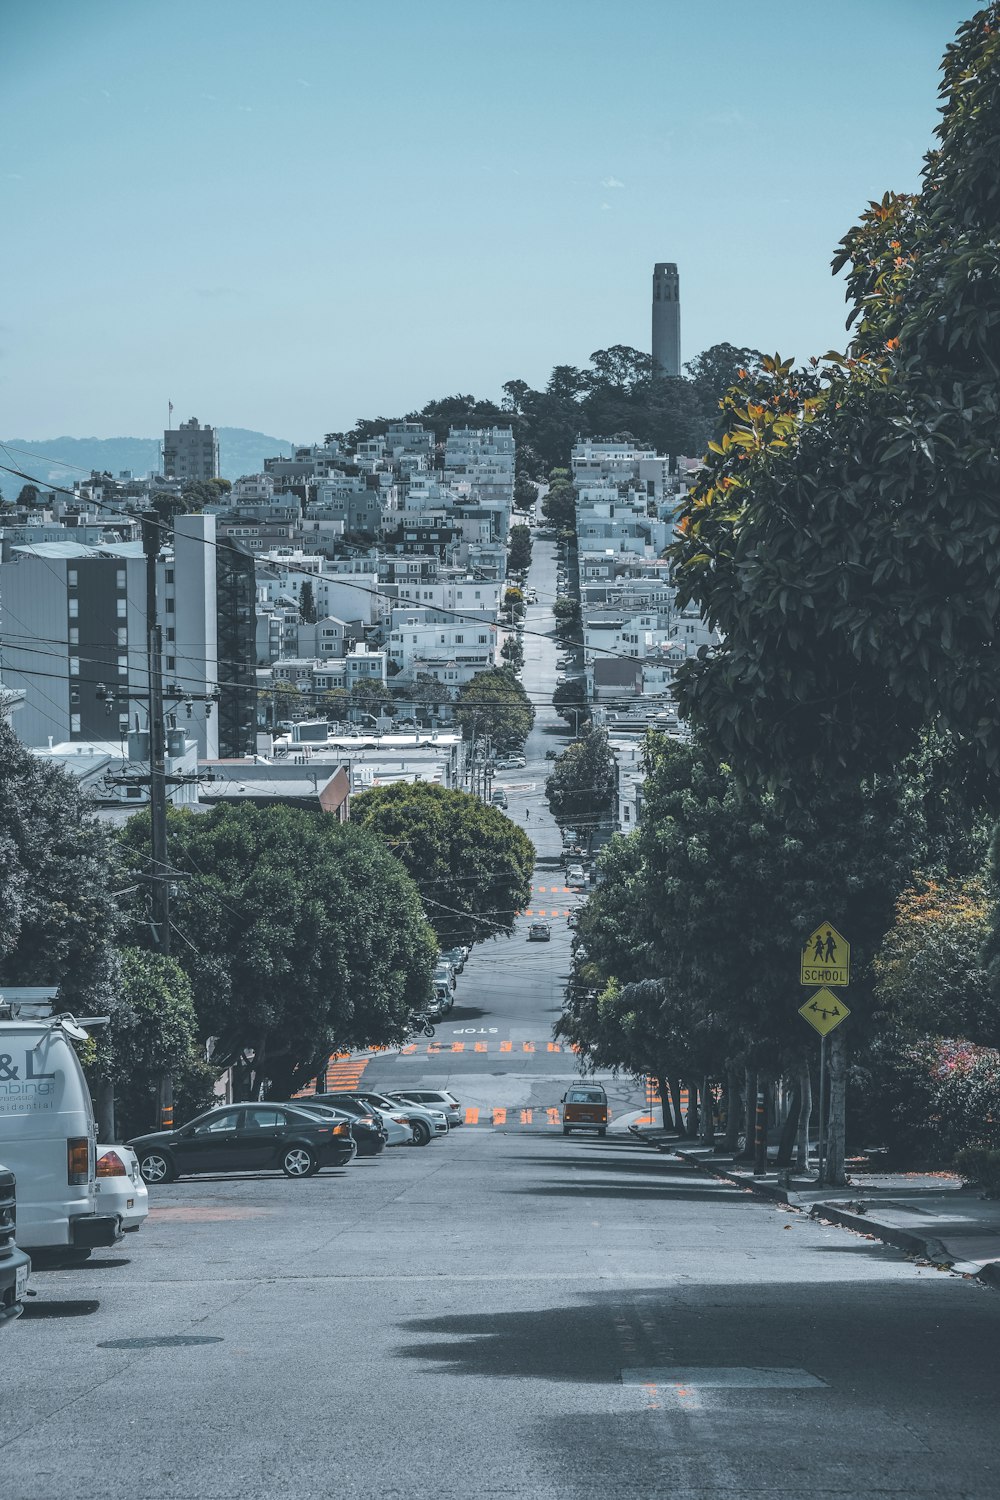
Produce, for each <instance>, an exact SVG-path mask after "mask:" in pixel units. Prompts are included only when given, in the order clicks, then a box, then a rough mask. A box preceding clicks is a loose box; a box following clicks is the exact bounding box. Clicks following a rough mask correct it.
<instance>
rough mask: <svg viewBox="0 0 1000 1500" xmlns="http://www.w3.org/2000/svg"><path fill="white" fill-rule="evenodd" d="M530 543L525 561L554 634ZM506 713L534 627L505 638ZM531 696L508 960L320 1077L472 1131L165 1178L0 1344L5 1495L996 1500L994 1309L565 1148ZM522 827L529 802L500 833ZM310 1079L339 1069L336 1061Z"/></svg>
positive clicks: (531, 648)
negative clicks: (423, 1090)
mask: <svg viewBox="0 0 1000 1500" xmlns="http://www.w3.org/2000/svg"><path fill="white" fill-rule="evenodd" d="M553 550H554V549H553V546H552V544H550V543H544V542H543V543H539V542H538V541H537V539H536V543H535V552H536V557H535V562H534V565H533V569H532V576H531V582H532V584H533V585H534V586H535V587H536V588H537V589H538V592H539V599H540V603H539V605H538V606H537V607H533V608H532V609H531V610H530V611H529V617H528V625H529V628H530V629H532V630H534V629H540V630H543V631H544V630H546V629H550V628H551V613H550V610H549V608H548V606H549V605H550V604H551V597H552V595H554V592H555V575H554V565H553V558H552V553H553ZM525 654H526V667H525V674H524V681H525V686H526V688H527V690H528V692H529V694H530V695H531V697H532V699H533V701H535V703H536V705H537V704H538V702H539V699H540V698H541V697H542V696H543V695H545V694H547V693H549V692H550V691H551V687H552V685H553V682H554V646H553V643H552V642H551V640H549V639H542V638H540V637H539V636H535V635H528V634H526V636H525ZM557 723H558V721H556V720H555V717H554V715H552V714H551V711H550V710H549V711H545V710H544V709H542V710H541V711H540V712H539V714H538V721H537V723H536V726H535V729H534V730H533V732H532V735H531V738H530V740H529V744H528V747H527V759H528V765H527V767H526V769H525V770H524V771H523V772H508V773H504V774H503V775H502V776H500V777H499V778H498V784H501V785H504V786H505V787H506V788H507V791H508V796H509V800H510V815H511V817H513V818H514V819H515V820H516V821H518V822H520V824H521V826H523V827H525V828H527V830H528V831H529V833H530V835H531V837H532V838H533V839H535V840H536V843H537V845H538V849H539V864H538V866H537V869H536V872H535V878H534V881H533V886H534V889H533V892H532V905H531V912H532V913H533V914H534V913H537V914H538V915H539V917H540V918H541V919H542V920H545V921H548V922H550V923H551V925H552V928H553V936H552V940H551V942H549V943H528V942H527V941H526V934H527V926H528V924H529V922H530V920H531V916H529V915H528V913H527V911H526V912H525V914H523V915H522V916H521V917H520V918H519V919H518V925H517V929H516V931H515V933H514V935H513V937H512V938H510V939H505V938H501V939H498V940H497V941H495V942H492V943H487V944H484V945H481V946H480V948H479V949H478V950H477V951H476V952H475V953H474V954H473V956H472V958H471V959H470V961H469V963H468V965H467V967H466V969H465V972H464V973H463V975H462V976H461V978H460V980H459V989H458V996H457V1001H456V1005H455V1008H454V1010H453V1011H452V1013H451V1014H450V1015H449V1016H447V1017H446V1018H445V1019H444V1020H443V1021H442V1022H441V1023H440V1024H439V1026H438V1030H437V1034H436V1036H435V1038H434V1039H433V1041H430V1042H429V1041H427V1040H426V1039H424V1038H421V1039H420V1040H419V1042H414V1043H412V1044H411V1046H410V1047H407V1048H404V1049H403V1050H402V1052H395V1051H393V1052H384V1053H378V1054H374V1055H370V1056H367V1057H364V1058H357V1059H351V1060H350V1061H348V1062H345V1063H342V1064H336V1065H334V1068H333V1069H332V1073H333V1076H334V1078H335V1079H336V1080H337V1081H338V1082H343V1081H346V1074H347V1073H350V1075H351V1080H352V1081H353V1079H360V1078H362V1077H363V1080H364V1084H365V1086H370V1087H375V1088H385V1089H389V1088H406V1087H407V1086H414V1087H418V1086H425V1087H449V1088H451V1089H452V1090H453V1092H454V1093H455V1094H456V1095H457V1096H458V1098H459V1099H460V1101H461V1102H462V1106H463V1110H464V1112H465V1119H466V1120H467V1122H468V1123H466V1124H463V1125H462V1126H461V1127H460V1128H458V1129H456V1130H454V1131H453V1132H452V1133H451V1135H450V1136H449V1138H448V1139H446V1140H435V1141H432V1142H431V1143H430V1144H429V1145H428V1146H427V1147H426V1148H424V1149H410V1148H406V1147H401V1148H397V1149H395V1150H392V1151H389V1152H386V1153H385V1154H384V1155H383V1156H382V1157H380V1158H377V1159H372V1160H364V1161H355V1162H354V1163H352V1164H351V1165H350V1166H348V1167H347V1168H345V1169H343V1170H339V1171H324V1172H322V1173H320V1174H319V1175H318V1176H316V1177H314V1178H310V1179H307V1180H304V1181H291V1180H288V1179H286V1178H284V1177H281V1176H280V1175H278V1174H266V1173H262V1174H256V1175H253V1176H246V1177H242V1178H239V1177H234V1178H228V1179H227V1178H221V1177H201V1178H193V1179H182V1180H181V1181H180V1182H177V1183H174V1184H172V1185H171V1186H169V1187H160V1188H154V1189H152V1190H151V1193H150V1199H151V1213H150V1217H149V1220H148V1222H147V1224H146V1225H145V1226H144V1228H143V1229H142V1230H141V1231H140V1232H139V1233H138V1234H137V1235H135V1236H129V1237H128V1239H127V1240H126V1242H125V1243H123V1244H122V1245H120V1246H119V1247H117V1248H116V1249H114V1250H112V1251H109V1252H103V1251H99V1252H97V1253H96V1254H95V1257H94V1258H93V1259H92V1260H91V1261H90V1262H89V1263H88V1264H87V1265H86V1266H85V1267H83V1268H82V1269H75V1270H49V1271H45V1270H41V1271H38V1272H36V1274H35V1275H34V1277H33V1283H32V1284H33V1286H34V1288H35V1289H36V1292H37V1296H36V1298H35V1299H34V1300H33V1301H32V1302H31V1303H29V1306H28V1309H27V1311H26V1313H25V1315H24V1317H23V1318H22V1319H21V1320H20V1322H19V1323H18V1324H17V1325H15V1326H13V1327H12V1328H11V1330H10V1331H9V1332H8V1333H7V1334H6V1336H5V1340H4V1343H3V1354H4V1380H3V1384H2V1388H0V1413H2V1432H3V1444H2V1460H0V1474H2V1481H3V1482H2V1490H3V1494H4V1495H5V1496H6V1497H9V1500H98V1497H100V1500H136V1497H141V1500H146V1497H149V1500H152V1497H154V1496H155V1497H156V1500H258V1497H259V1500H271V1497H284V1496H301V1495H305V1494H314V1493H321V1494H324V1495H331V1496H337V1497H340V1496H343V1497H347V1500H397V1497H399V1500H403V1497H405V1500H468V1497H470V1496H479V1495H481V1496H491V1497H501V1496H502V1497H506V1500H514V1497H518V1500H607V1497H609V1496H627V1497H629V1500H663V1497H670V1500H708V1497H713V1500H714V1497H722V1496H725V1497H733V1500H749V1497H757V1496H769V1497H772V1496H786V1497H790V1500H792V1497H794V1500H798V1497H806V1496H818V1495H822V1496H831V1497H832V1496H845V1497H846V1496H851V1497H874V1496H889V1495H892V1496H905V1497H908V1500H924V1497H926V1500H930V1497H935V1500H936V1497H939V1496H940V1495H942V1494H947V1495H948V1496H949V1500H959V1497H969V1500H971V1497H975V1500H988V1497H989V1500H992V1497H994V1496H995V1495H996V1494H997V1492H998V1489H1000V1473H998V1458H997V1451H996V1439H995V1412H996V1403H997V1397H998V1394H1000V1390H998V1387H1000V1378H998V1373H997V1362H996V1354H995V1351H996V1348H997V1343H998V1340H1000V1298H998V1297H997V1295H996V1294H995V1293H993V1292H991V1291H989V1290H986V1289H984V1288H983V1287H981V1286H979V1285H977V1284H973V1283H971V1282H968V1281H965V1280H963V1279H962V1278H960V1277H958V1276H953V1275H947V1274H943V1273H941V1272H939V1271H938V1270H936V1269H934V1268H933V1267H931V1266H928V1265H926V1264H923V1265H920V1264H916V1263H913V1262H912V1261H910V1260H908V1259H907V1258H906V1257H904V1256H903V1255H902V1254H901V1253H899V1252H897V1251H895V1250H891V1249H887V1248H886V1247H885V1246H882V1245H879V1244H877V1243H875V1242H874V1241H870V1240H867V1239H865V1238H863V1237H860V1236H857V1235H853V1234H850V1233H847V1232H845V1231H844V1230H842V1229H838V1228H834V1227H831V1226H827V1225H824V1224H822V1223H819V1222H817V1221H815V1220H812V1219H809V1218H807V1217H806V1216H805V1215H803V1214H798V1213H796V1212H794V1211H792V1210H789V1209H785V1208H781V1207H777V1206H773V1205H768V1204H765V1203H762V1202H761V1201H758V1200H757V1199H754V1198H752V1197H751V1196H750V1195H749V1194H747V1193H745V1192H743V1191H741V1190H740V1189H739V1188H737V1187H734V1186H730V1185H728V1184H724V1183H721V1182H718V1181H715V1180H713V1179H711V1178H708V1177H705V1176H701V1175H699V1174H698V1173H697V1172H696V1171H695V1170H694V1169H692V1168H691V1167H688V1166H685V1165H683V1164H681V1163H679V1162H677V1161H675V1160H672V1159H671V1158H670V1157H667V1156H663V1155H659V1154H658V1153H656V1152H655V1151H653V1150H651V1149H649V1148H648V1147H646V1146H644V1145H642V1144H641V1143H639V1142H638V1141H637V1140H636V1139H635V1138H634V1137H633V1136H631V1135H630V1134H629V1133H628V1131H627V1129H626V1128H625V1127H626V1126H627V1124H628V1122H629V1121H630V1120H631V1119H634V1118H636V1117H639V1116H641V1114H642V1111H643V1109H644V1100H643V1094H642V1090H641V1089H639V1088H637V1087H636V1086H635V1084H633V1083H632V1082H631V1081H629V1080H627V1079H618V1080H615V1079H613V1078H611V1077H608V1078H606V1079H604V1080H603V1081H604V1082H605V1083H606V1085H607V1087H608V1092H609V1097H610V1100H611V1105H612V1109H613V1111H614V1116H615V1120H614V1125H613V1128H612V1131H611V1133H610V1134H609V1136H608V1137H607V1139H605V1140H598V1139H597V1138H596V1137H593V1136H589V1135H574V1136H571V1137H569V1138H564V1137H563V1135H562V1132H561V1128H560V1125H559V1123H558V1120H559V1117H558V1107H559V1101H560V1099H561V1096H562V1094H563V1092H564V1091H565V1087H566V1084H567V1082H568V1081H569V1080H570V1079H572V1078H573V1077H574V1076H575V1074H576V1059H575V1057H574V1056H573V1054H572V1053H571V1052H570V1051H568V1050H567V1049H566V1048H565V1047H558V1046H557V1045H556V1044H555V1043H554V1042H553V1039H552V1023H553V1021H554V1019H555V1017H556V1015H557V1014H558V1011H559V1006H560V998H561V994H562V986H563V983H564V980H565V976H566V974H567V972H568V960H569V939H570V932H569V929H568V927H567V916H566V914H567V913H568V912H570V911H571V910H572V909H573V907H574V906H576V905H578V904H579V903H580V901H581V900H582V899H583V897H582V895H581V894H579V893H572V892H569V891H567V890H565V889H564V886H563V880H562V874H563V872H562V869H561V867H560V866H558V865H557V864H556V863H555V858H554V857H555V854H556V852H557V849H558V843H559V841H558V833H557V830H556V829H555V826H554V824H553V823H552V822H551V819H550V818H549V815H548V813H547V811H546V810H545V804H544V797H543V793H542V786H543V782H544V778H545V774H546V770H547V768H548V766H549V764H550V763H548V762H546V761H545V759H544V752H545V749H546V748H548V747H549V746H550V745H551V746H558V745H560V744H563V743H565V739H564V737H561V736H560V735H559V734H557V733H556V728H557ZM525 812H528V813H529V814H530V817H529V818H528V819H525V816H524V815H525ZM338 1070H339V1071H338Z"/></svg>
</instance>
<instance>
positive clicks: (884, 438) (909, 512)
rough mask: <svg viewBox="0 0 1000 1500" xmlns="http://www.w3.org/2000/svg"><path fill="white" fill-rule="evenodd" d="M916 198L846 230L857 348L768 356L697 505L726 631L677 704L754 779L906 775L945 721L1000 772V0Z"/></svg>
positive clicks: (983, 15) (709, 578)
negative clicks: (809, 364)
mask: <svg viewBox="0 0 1000 1500" xmlns="http://www.w3.org/2000/svg"><path fill="white" fill-rule="evenodd" d="M941 100H942V109H941V121H940V124H939V126H938V129H937V136H938V147H937V149H936V150H935V151H933V152H931V153H930V154H929V156H928V157H927V163H926V167H925V171H924V181H923V187H922V190H921V192H920V193H919V194H918V195H917V196H916V197H913V198H908V197H904V196H899V195H895V194H890V193H887V194H886V195H885V197H884V198H883V199H882V201H881V202H878V203H873V204H872V205H871V206H870V208H869V209H868V211H867V212H866V213H865V214H864V215H863V217H862V219H861V221H860V223H859V225H858V226H857V227H856V228H855V229H854V230H852V231H851V232H850V233H849V234H848V235H847V236H846V237H845V239H844V241H843V243H842V246H841V248H840V251H839V253H838V255H837V258H836V260H835V269H840V268H841V267H843V266H846V267H847V269H848V277H847V285H848V298H849V303H850V318H849V321H850V323H851V324H853V325H854V334H853V339H852V343H851V346H850V348H849V350H848V354H847V356H846V357H840V356H836V357H834V358H832V359H830V360H828V361H827V362H826V363H825V364H824V365H823V366H822V367H816V368H814V369H813V370H811V371H806V372H802V371H795V370H793V369H792V368H791V365H790V363H789V362H786V361H781V360H778V359H775V360H773V361H770V362H768V363H766V365H765V369H764V370H763V372H762V374H761V376H760V377H759V378H755V377H754V372H753V371H748V372H747V378H746V379H745V380H742V381H741V386H740V389H739V390H738V391H737V392H735V393H734V394H733V395H732V397H730V398H727V403H726V405H727V411H726V413H725V415H726V432H725V434H724V436H722V437H721V438H720V440H719V441H718V442H717V443H716V444H715V445H714V446H713V448H712V450H711V455H710V461H709V466H708V469H707V471H706V473H705V475H704V477H703V480H702V482H701V483H700V484H699V486H698V487H697V488H696V490H695V491H694V492H693V494H692V496H691V498H690V501H689V503H688V505H687V506H686V508H685V511H684V514H683V517H682V519H681V527H682V531H683V539H682V540H681V541H680V543H679V544H678V545H677V547H676V548H675V550H674V559H675V562H676V563H677V564H678V572H679V578H680V582H681V589H682V602H683V597H684V596H685V595H686V597H687V598H688V599H690V600H693V601H694V602H696V603H697V604H698V605H699V606H700V607H701V608H702V609H703V610H704V612H705V613H706V615H707V616H708V618H709V619H710V620H711V622H712V624H714V625H715V626H717V627H718V629H719V632H720V638H721V640H720V644H719V646H718V647H716V648H714V649H713V650H711V651H707V652H704V653H703V655H702V658H701V659H700V660H699V661H698V662H696V663H693V664H691V665H690V666H689V667H687V668H686V669H685V670H684V671H683V672H682V677H681V700H682V703H683V705H684V707H685V710H686V712H687V713H688V715H689V716H690V717H692V718H694V719H696V720H697V721H698V722H699V723H700V724H702V725H703V726H704V727H705V729H706V731H707V732H708V734H709V735H710V736H711V737H712V739H713V742H714V743H715V744H716V746H717V747H718V749H719V751H720V753H721V754H723V755H725V756H726V757H728V758H731V759H732V760H733V761H734V763H735V764H736V765H737V766H738V768H739V769H740V770H741V771H742V772H743V773H745V774H747V775H750V776H754V777H757V778H758V779H764V780H771V781H784V782H787V783H795V782H799V781H801V780H802V779H803V778H804V777H808V776H809V775H811V774H816V773H819V774H822V775H830V774H837V775H840V774H845V775H850V776H858V775H862V774H866V773H869V772H871V771H879V770H886V769H891V768H892V767H893V766H894V765H896V764H898V762H899V760H900V758H901V756H902V755H904V754H905V753H907V752H908V751H910V750H911V749H912V748H913V747H914V746H915V745H916V744H917V743H918V741H919V738H920V735H921V733H922V732H923V730H924V726H925V725H927V724H929V723H934V724H936V725H937V726H938V727H939V729H942V730H944V731H945V732H947V733H948V734H950V735H952V736H953V737H954V738H955V739H956V741H957V742H958V743H959V744H960V745H961V746H963V747H966V746H968V747H972V748H973V749H974V750H975V751H976V752H977V753H978V755H979V756H980V758H981V761H982V763H983V764H984V765H985V766H986V767H987V768H988V770H989V771H990V772H991V773H993V774H995V773H996V772H997V771H1000V735H998V733H997V715H996V703H997V700H998V697H1000V586H998V584H997V579H998V576H1000V484H998V474H997V456H996V432H997V389H998V384H1000V277H998V275H997V249H996V247H997V243H998V241H1000V193H998V192H997V188H996V158H997V141H998V139H1000V5H998V4H996V3H993V4H991V5H989V6H987V7H985V8H984V9H982V10H980V11H979V12H977V14H976V15H975V16H974V17H973V18H972V19H971V20H970V21H968V22H966V23H965V24H964V25H963V26H962V27H961V28H960V30H959V33H958V37H957V39H956V41H955V43H954V44H953V45H952V46H951V47H949V49H948V51H947V53H946V55H945V59H944V64H943V79H942V85H941Z"/></svg>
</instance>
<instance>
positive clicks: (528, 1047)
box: [521, 1042, 535, 1052]
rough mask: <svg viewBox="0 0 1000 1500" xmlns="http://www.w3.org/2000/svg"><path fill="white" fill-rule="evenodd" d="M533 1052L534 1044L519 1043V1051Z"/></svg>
mask: <svg viewBox="0 0 1000 1500" xmlns="http://www.w3.org/2000/svg"><path fill="white" fill-rule="evenodd" d="M534 1050H535V1044H534V1042H522V1043H521V1051H522V1052H534Z"/></svg>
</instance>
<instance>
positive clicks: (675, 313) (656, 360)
mask: <svg viewBox="0 0 1000 1500" xmlns="http://www.w3.org/2000/svg"><path fill="white" fill-rule="evenodd" d="M651 352H652V355H653V364H654V366H655V367H656V368H658V369H659V370H660V371H661V372H662V373H663V374H664V375H679V374H680V373H681V279H680V276H679V275H678V274H677V267H676V266H675V265H674V263H673V262H672V261H657V263H656V265H655V266H654V267H653V347H652V351H651Z"/></svg>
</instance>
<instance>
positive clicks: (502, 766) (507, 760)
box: [495, 755, 528, 771]
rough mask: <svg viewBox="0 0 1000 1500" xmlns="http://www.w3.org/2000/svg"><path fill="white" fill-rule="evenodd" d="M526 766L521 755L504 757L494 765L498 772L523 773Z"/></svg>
mask: <svg viewBox="0 0 1000 1500" xmlns="http://www.w3.org/2000/svg"><path fill="white" fill-rule="evenodd" d="M527 764H528V762H527V761H526V760H525V758H524V756H523V755H504V756H501V758H500V759H499V760H498V761H497V762H496V763H495V765H496V770H498V771H523V770H524V768H525V766H526V765H527Z"/></svg>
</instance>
